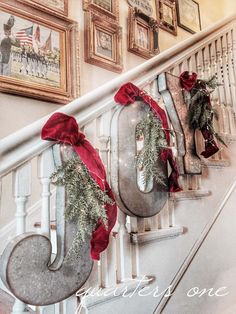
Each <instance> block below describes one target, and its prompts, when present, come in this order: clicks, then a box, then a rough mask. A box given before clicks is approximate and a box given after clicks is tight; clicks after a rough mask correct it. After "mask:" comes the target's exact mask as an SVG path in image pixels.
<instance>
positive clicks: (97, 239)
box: [90, 182, 117, 260]
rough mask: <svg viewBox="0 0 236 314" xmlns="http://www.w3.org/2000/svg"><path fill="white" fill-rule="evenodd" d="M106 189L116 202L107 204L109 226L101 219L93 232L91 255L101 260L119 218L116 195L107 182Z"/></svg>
mask: <svg viewBox="0 0 236 314" xmlns="http://www.w3.org/2000/svg"><path fill="white" fill-rule="evenodd" d="M105 189H106V194H107V195H108V196H109V197H110V198H111V199H112V200H113V201H114V203H113V204H106V205H105V208H106V212H107V227H106V226H105V225H104V224H103V222H101V221H99V222H98V225H97V227H96V229H95V230H94V232H93V234H92V238H91V241H90V256H91V258H92V259H93V260H100V253H101V252H103V251H104V250H105V249H106V248H107V246H108V244H109V237H110V233H111V231H112V229H113V227H114V225H115V223H116V218H117V205H116V203H115V197H114V195H113V192H112V190H111V188H110V186H109V184H108V183H107V182H106V183H105Z"/></svg>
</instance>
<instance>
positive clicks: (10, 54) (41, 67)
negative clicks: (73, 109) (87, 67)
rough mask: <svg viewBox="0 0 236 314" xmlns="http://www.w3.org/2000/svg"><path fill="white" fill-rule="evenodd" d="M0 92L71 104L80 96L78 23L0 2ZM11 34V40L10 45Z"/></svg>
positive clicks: (20, 5) (24, 6) (10, 0)
mask: <svg viewBox="0 0 236 314" xmlns="http://www.w3.org/2000/svg"><path fill="white" fill-rule="evenodd" d="M0 20H1V21H2V25H0V27H1V28H2V29H3V33H4V38H3V39H1V42H0V47H1V46H3V45H4V42H3V41H5V44H6V43H7V42H8V46H7V45H5V48H6V47H7V49H5V50H3V49H2V52H1V59H0V91H1V92H7V93H13V94H18V95H23V96H27V97H33V98H38V99H43V100H47V101H51V102H58V103H63V104H64V103H68V102H70V101H71V100H73V99H74V98H76V97H78V96H79V75H78V73H79V71H78V70H79V69H78V64H79V62H78V61H79V60H78V58H79V56H78V38H77V36H78V29H77V23H75V22H74V21H71V20H68V19H60V18H59V17H56V16H51V15H49V14H48V13H46V12H41V14H40V15H39V14H38V10H37V8H33V7H31V6H26V5H22V3H20V2H17V1H14V0H1V2H0ZM9 34H10V36H11V40H10V42H9Z"/></svg>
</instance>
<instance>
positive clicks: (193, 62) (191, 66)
mask: <svg viewBox="0 0 236 314" xmlns="http://www.w3.org/2000/svg"><path fill="white" fill-rule="evenodd" d="M189 71H190V72H196V71H197V65H196V55H195V54H193V55H192V56H191V57H190V59H189Z"/></svg>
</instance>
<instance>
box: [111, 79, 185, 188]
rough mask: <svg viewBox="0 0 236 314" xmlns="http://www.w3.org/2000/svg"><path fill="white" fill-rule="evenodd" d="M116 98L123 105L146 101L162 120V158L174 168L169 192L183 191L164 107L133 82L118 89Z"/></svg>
mask: <svg viewBox="0 0 236 314" xmlns="http://www.w3.org/2000/svg"><path fill="white" fill-rule="evenodd" d="M114 100H115V101H116V102H117V103H119V104H121V105H123V106H127V105H130V104H133V103H134V102H135V101H136V100H142V101H143V102H144V103H146V104H147V105H148V106H149V108H150V109H151V112H152V113H153V115H154V117H155V119H157V120H158V121H160V123H161V126H162V130H163V133H164V135H165V139H166V144H167V147H165V146H164V148H162V150H161V159H162V161H163V162H165V163H166V162H167V161H168V162H169V164H170V167H171V169H172V171H171V174H170V175H169V178H168V185H169V186H168V188H169V192H179V191H182V189H181V187H180V186H179V183H178V178H179V171H178V167H177V164H176V161H175V159H174V157H173V153H172V150H171V149H170V148H169V146H170V130H169V127H168V122H167V117H166V113H165V111H164V110H163V109H162V108H160V107H159V106H158V104H157V103H156V102H155V100H154V99H152V98H151V97H150V96H149V95H148V94H147V93H146V92H145V91H143V90H141V89H139V88H138V87H137V86H135V85H134V84H132V83H131V82H129V83H126V84H124V85H122V86H121V87H120V89H119V90H118V92H117V93H116V95H115V97H114ZM158 137H159V133H158ZM159 139H160V138H159ZM159 139H158V138H157V139H156V140H157V142H158V141H159ZM158 155H159V154H158ZM157 158H158V156H157ZM146 162H147V160H146ZM150 164H151V163H150ZM148 167H149V166H148ZM149 171H154V172H155V169H153V168H151V167H150V169H149Z"/></svg>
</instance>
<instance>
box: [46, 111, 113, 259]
mask: <svg viewBox="0 0 236 314" xmlns="http://www.w3.org/2000/svg"><path fill="white" fill-rule="evenodd" d="M41 138H42V139H43V140H48V141H57V142H60V143H65V144H69V145H71V146H72V147H73V149H74V150H75V152H76V153H77V154H78V156H79V157H80V159H81V160H82V162H83V163H84V164H85V166H86V167H87V169H88V171H89V173H90V175H91V177H92V178H93V179H94V180H95V181H96V182H97V184H98V185H99V187H100V189H101V190H102V191H105V192H106V194H107V195H108V196H109V197H110V198H111V199H112V200H114V204H113V205H110V204H106V205H105V208H106V212H107V221H108V227H107V229H106V227H105V226H104V224H103V222H102V221H98V223H97V226H96V229H95V230H94V232H93V234H92V239H91V241H90V246H91V248H90V255H91V258H92V259H94V260H99V258H100V257H99V254H100V253H101V252H102V251H104V250H105V249H106V248H107V246H108V244H109V235H110V232H111V230H112V228H113V227H114V225H115V223H116V217H117V206H116V203H115V198H114V195H113V193H112V191H111V188H110V186H109V184H108V183H107V180H106V172H105V169H104V166H103V163H102V161H101V159H100V157H99V155H98V153H97V151H96V150H95V149H94V148H93V146H92V145H91V144H90V143H89V141H88V140H87V139H86V138H85V135H84V134H83V133H82V132H80V131H79V126H78V124H77V122H76V120H75V119H74V118H73V117H70V116H68V115H66V114H64V113H60V112H57V113H54V114H53V115H52V116H51V117H50V118H49V119H48V121H47V122H46V124H45V125H44V127H43V128H42V132H41Z"/></svg>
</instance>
